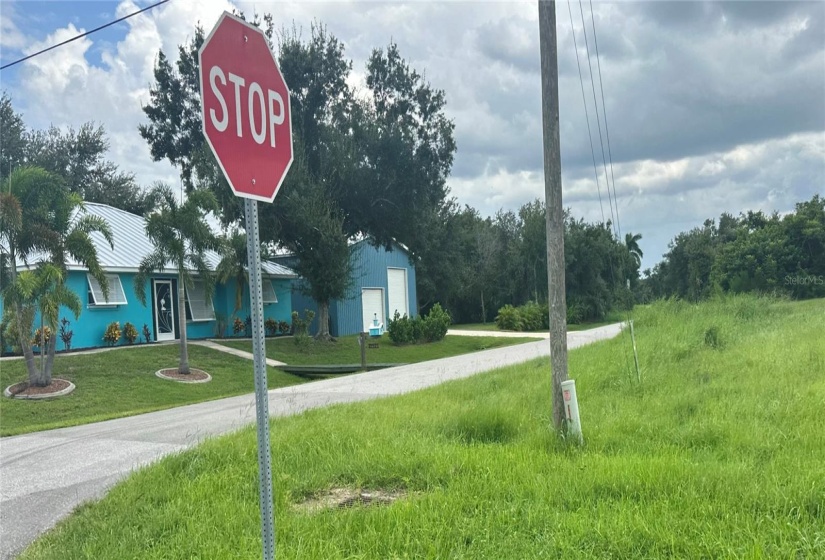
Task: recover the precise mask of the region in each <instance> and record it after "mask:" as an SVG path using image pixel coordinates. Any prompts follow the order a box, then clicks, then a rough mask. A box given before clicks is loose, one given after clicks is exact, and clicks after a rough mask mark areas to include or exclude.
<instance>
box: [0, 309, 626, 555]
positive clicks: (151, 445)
mask: <svg viewBox="0 0 825 560" xmlns="http://www.w3.org/2000/svg"><path fill="white" fill-rule="evenodd" d="M620 330H621V328H620V325H618V324H616V325H609V326H605V327H600V328H597V329H592V330H589V331H580V332H572V333H569V334H568V347H569V348H571V349H572V348H576V347H578V346H583V345H585V344H588V343H590V342H595V341H598V340H604V339H608V338H612V337H614V336H616V335H617V334H619V332H620ZM549 354H550V343H549V341H548V340H541V341H538V342H530V343H527V344H519V345H516V346H509V347H505V348H495V349H492V350H485V351H483V352H476V353H473V354H465V355H463V356H455V357H452V358H443V359H440V360H433V361H430V362H422V363H419V364H412V365H408V366H401V367H396V368H390V369H385V370H380V371H372V372H367V373H361V374H356V375H350V376H347V377H339V378H335V379H326V380H323V381H317V382H314V383H307V384H304V385H298V386H294V387H285V388H282V389H275V390H272V391H270V392H269V410H270V413H271V414H272V415H273V416H286V415H289V414H295V413H298V412H301V411H304V410H308V409H311V408H318V407H322V406H326V405H330V404H335V403H346V402H355V401H363V400H367V399H373V398H377V397H386V396H390V395H397V394H401V393H407V392H410V391H415V390H418V389H423V388H425V387H429V386H431V385H437V384H439V383H443V382H444V381H449V380H452V379H461V378H464V377H469V376H471V375H474V374H476V373H480V372H483V371H488V370H491V369H496V368H499V367H502V366H507V365H511V364H517V363H521V362H525V361H528V360H531V359H533V358H538V357H542V356H548V355H549ZM251 371H252V364H251V363H250V374H251ZM254 421H255V400H254V395H251V394H250V395H243V396H240V397H232V398H228V399H221V400H217V401H210V402H205V403H199V404H193V405H188V406H182V407H178V408H173V409H169V410H163V411H159V412H152V413H149V414H141V415H139V416H132V417H129V418H119V419H116V420H109V421H106V422H98V423H95V424H87V425H85V426H76V427H72V428H61V429H57V430H49V431H45V432H37V433H32V434H25V435H20V436H13V437H7V438H2V439H0V558H4V559H6V558H13V557H14V556H16V555H17V554H19V553H20V552H21V551H22V550H23V549H24V548H25V547H26V546H27V545H28V544H29V543H31V542H32V541H33V540H34V539H35V538H37V536H38V535H40V534H41V533H43V532H44V531H46V530H48V529H50V528H51V527H53V526H54V525H55V523H57V521H59V520H60V519H61V518H63V517H65V516H66V515H68V514H69V513H70V512H71V511H72V510H73V509H74V508H75V507H76V506H77V505H79V504H80V503H82V502H85V501H87V500H91V499H96V498H100V497H102V496H103V495H104V494H105V493H106V491H107V490H108V489H109V488H110V487H111V486H112V485H113V484H115V483H116V482H118V481H119V480H121V479H122V478H124V477H125V476H126V475H128V474H129V473H130V472H132V471H133V470H135V469H137V468H139V467H141V466H143V465H146V464H149V463H151V462H153V461H155V460H157V459H158V458H160V457H163V456H164V455H167V454H169V453H173V452H175V451H180V450H183V449H186V448H188V447H192V446H193V445H195V444H197V443H198V442H199V441H201V440H203V439H204V438H207V437H211V436H216V435H220V434H224V433H227V432H231V431H234V430H237V429H239V428H241V427H243V426H245V425H247V424H250V423H252V422H254Z"/></svg>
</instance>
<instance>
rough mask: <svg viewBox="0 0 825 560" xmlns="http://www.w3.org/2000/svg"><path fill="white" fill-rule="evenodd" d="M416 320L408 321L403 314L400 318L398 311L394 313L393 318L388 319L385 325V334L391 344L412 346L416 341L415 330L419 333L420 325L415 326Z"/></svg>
mask: <svg viewBox="0 0 825 560" xmlns="http://www.w3.org/2000/svg"><path fill="white" fill-rule="evenodd" d="M415 322H416V320H415V319H410V318H409V317H407V315H406V314H405V315H404V316H401V315H400V314H399V313H398V311H396V312H395V315H393V318H392V319H390V323H389V325H387V334H388V335H389V336H390V340H391V341H392V342H393V344H412V343H413V342H415V341H416V340H418V338H417V336H416V334H417V333H416V330H418V331H419V332H420V330H421V327H420V325H415Z"/></svg>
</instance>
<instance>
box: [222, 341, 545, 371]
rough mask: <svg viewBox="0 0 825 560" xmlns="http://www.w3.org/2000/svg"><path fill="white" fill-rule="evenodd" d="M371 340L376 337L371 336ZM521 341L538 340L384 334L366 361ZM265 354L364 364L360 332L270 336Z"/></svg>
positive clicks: (431, 356) (248, 344)
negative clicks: (324, 337)
mask: <svg viewBox="0 0 825 560" xmlns="http://www.w3.org/2000/svg"><path fill="white" fill-rule="evenodd" d="M216 342H218V343H219V344H223V345H224V346H231V347H232V348H238V349H240V350H246V351H247V352H252V341H249V340H229V339H223V340H216ZM370 342H375V340H374V339H370ZM522 342H535V339H534V338H527V337H525V338H501V337H499V338H496V337H492V336H490V337H487V336H483V337H475V336H447V337H445V338H444V340H442V341H439V342H431V343H429V344H409V345H404V346H395V345H394V344H393V343H392V342H391V341H390V338H389V336H387V335H386V334H385V335H384V336H382V337H381V338H380V340H379V347H378V348H367V363H370V364H377V363H396V364H414V363H417V362H423V361H426V360H435V359H437V358H446V357H448V356H457V355H459V354H467V353H469V352H478V351H479V350H487V349H489V348H498V347H500V346H510V345H512V344H520V343H522ZM266 355H267V357H268V358H272V359H273V360H278V361H280V362H284V363H287V364H289V365H296V366H302V365H327V364H360V363H361V349H360V347H359V346H358V336H357V335H354V336H342V337H340V338H338V339H337V342H334V343H327V342H316V341H314V340H308V341H307V344H306V346H298V345H296V344H295V342H294V340H293V339H292V338H270V339H267V341H266Z"/></svg>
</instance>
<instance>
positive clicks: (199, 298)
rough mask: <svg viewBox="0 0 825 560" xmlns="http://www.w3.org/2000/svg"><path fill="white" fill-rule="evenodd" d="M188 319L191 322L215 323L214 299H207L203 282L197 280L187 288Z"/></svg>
mask: <svg viewBox="0 0 825 560" xmlns="http://www.w3.org/2000/svg"><path fill="white" fill-rule="evenodd" d="M186 318H187V319H188V320H190V321H214V320H215V308H214V306H213V305H212V298H208V299H207V297H206V288H205V286H204V284H203V280H195V281H193V282H192V287H191V288H190V287H189V286H187V287H186Z"/></svg>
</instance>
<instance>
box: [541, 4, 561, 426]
mask: <svg viewBox="0 0 825 560" xmlns="http://www.w3.org/2000/svg"><path fill="white" fill-rule="evenodd" d="M539 48H540V49H541V105H542V121H543V130H544V193H545V199H546V206H547V215H546V219H547V284H548V292H547V296H548V301H549V304H550V305H549V307H550V367H551V368H552V371H553V389H552V391H553V426H554V427H555V429H556V430H561V429H562V428H563V427H564V419H565V414H564V401H563V399H562V389H561V384H562V382H563V381H567V302H566V301H565V295H564V290H565V288H564V214H563V212H562V199H561V148H560V145H559V65H558V48H557V45H556V3H555V2H549V1H547V0H539Z"/></svg>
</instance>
